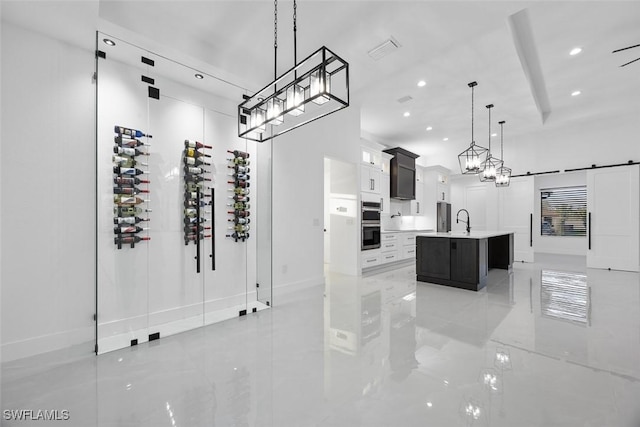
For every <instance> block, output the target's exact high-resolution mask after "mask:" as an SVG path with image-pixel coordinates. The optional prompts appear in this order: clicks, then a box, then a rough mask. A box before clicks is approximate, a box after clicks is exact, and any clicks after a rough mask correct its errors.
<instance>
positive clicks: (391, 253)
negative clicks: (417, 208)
mask: <svg viewBox="0 0 640 427" xmlns="http://www.w3.org/2000/svg"><path fill="white" fill-rule="evenodd" d="M397 260H398V234H397V233H383V234H382V236H381V239H380V264H387V263H389V262H394V261H397Z"/></svg>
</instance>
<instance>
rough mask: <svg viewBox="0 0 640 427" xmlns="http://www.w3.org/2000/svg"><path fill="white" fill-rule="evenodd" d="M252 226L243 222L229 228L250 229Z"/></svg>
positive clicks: (235, 229)
mask: <svg viewBox="0 0 640 427" xmlns="http://www.w3.org/2000/svg"><path fill="white" fill-rule="evenodd" d="M250 228H251V226H250V225H242V224H237V225H234V226H233V227H229V228H228V229H227V230H233V231H249V229H250Z"/></svg>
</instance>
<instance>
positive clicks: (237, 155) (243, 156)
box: [227, 150, 249, 159]
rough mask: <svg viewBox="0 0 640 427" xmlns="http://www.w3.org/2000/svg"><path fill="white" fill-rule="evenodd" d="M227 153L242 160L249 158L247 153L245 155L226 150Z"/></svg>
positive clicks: (242, 152) (240, 152) (241, 152)
mask: <svg viewBox="0 0 640 427" xmlns="http://www.w3.org/2000/svg"><path fill="white" fill-rule="evenodd" d="M227 153H231V154H233V155H234V156H236V157H242V158H243V159H248V158H249V153H247V152H245V151H238V150H233V151H232V150H227Z"/></svg>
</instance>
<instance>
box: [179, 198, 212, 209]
mask: <svg viewBox="0 0 640 427" xmlns="http://www.w3.org/2000/svg"><path fill="white" fill-rule="evenodd" d="M197 206H198V201H197V200H194V199H185V201H184V207H185V208H191V207H197ZM205 206H211V202H210V201H209V202H205V201H204V200H200V207H201V208H203V207H205Z"/></svg>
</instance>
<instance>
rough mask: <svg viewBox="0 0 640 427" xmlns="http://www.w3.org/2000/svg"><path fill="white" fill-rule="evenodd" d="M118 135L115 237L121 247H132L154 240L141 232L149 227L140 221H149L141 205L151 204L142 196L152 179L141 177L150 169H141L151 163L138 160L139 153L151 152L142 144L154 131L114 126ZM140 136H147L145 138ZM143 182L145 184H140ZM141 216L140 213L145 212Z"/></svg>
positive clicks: (145, 143)
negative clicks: (142, 185)
mask: <svg viewBox="0 0 640 427" xmlns="http://www.w3.org/2000/svg"><path fill="white" fill-rule="evenodd" d="M113 130H114V132H115V136H114V138H113V141H114V146H113V153H114V154H113V157H112V160H113V173H114V178H113V184H114V185H113V203H114V207H113V211H114V217H113V224H114V227H113V233H114V235H115V237H114V239H113V241H114V244H115V245H116V246H117V248H118V249H122V247H123V245H130V247H131V248H132V249H133V248H135V246H136V243H139V242H142V241H146V240H151V238H150V237H149V236H141V235H140V233H141V232H143V231H147V230H148V228H146V227H145V228H143V227H141V226H139V225H137V224H139V223H141V222H146V221H149V216H148V212H151V209H149V208H148V207H145V208H142V207H140V206H138V205H145V206H148V203H149V200H147V199H143V198H141V197H140V196H139V195H140V194H147V193H149V187H148V184H149V181H148V180H147V179H141V178H138V175H142V174H146V173H148V172H147V171H143V170H142V169H139V168H138V167H139V166H144V167H148V166H149V165H148V164H147V163H145V162H142V161H140V160H139V157H140V156H148V155H149V153H148V152H147V151H145V150H144V149H141V148H139V147H144V146H147V147H148V146H149V143H148V139H149V138H151V135H148V134H145V133H144V132H142V131H139V130H136V129H131V128H126V127H122V126H118V125H116V126H114V129H113ZM141 138H144V139H145V142H143V141H142V139H141ZM140 184H144V185H145V188H140V187H138V185H140ZM143 214H144V217H142V216H138V215H143Z"/></svg>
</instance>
